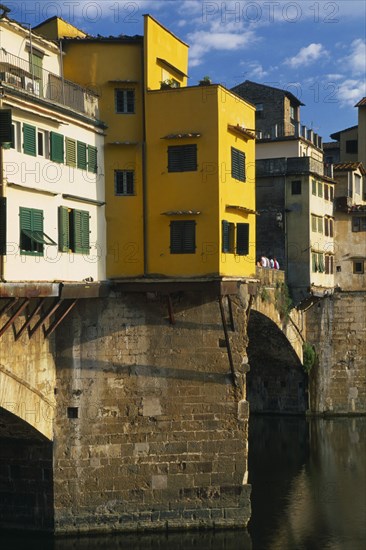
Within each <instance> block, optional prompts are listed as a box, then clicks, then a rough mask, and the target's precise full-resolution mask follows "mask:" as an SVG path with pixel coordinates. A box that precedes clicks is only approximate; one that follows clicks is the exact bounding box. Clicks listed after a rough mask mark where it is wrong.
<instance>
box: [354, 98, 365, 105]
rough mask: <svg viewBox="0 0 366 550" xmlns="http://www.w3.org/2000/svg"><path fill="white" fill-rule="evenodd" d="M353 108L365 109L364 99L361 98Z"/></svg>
mask: <svg viewBox="0 0 366 550" xmlns="http://www.w3.org/2000/svg"><path fill="white" fill-rule="evenodd" d="M355 107H366V97H363V98H362V99H361V100H360V101H359V102H358V103H356V105H355Z"/></svg>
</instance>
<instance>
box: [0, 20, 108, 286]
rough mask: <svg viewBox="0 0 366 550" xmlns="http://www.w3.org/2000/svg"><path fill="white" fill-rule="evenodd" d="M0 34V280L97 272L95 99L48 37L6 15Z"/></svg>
mask: <svg viewBox="0 0 366 550" xmlns="http://www.w3.org/2000/svg"><path fill="white" fill-rule="evenodd" d="M0 35H1V45H2V47H1V49H0V95H1V99H0V103H1V106H0V108H1V110H0V115H1V117H2V120H1V123H2V132H1V133H2V138H1V139H2V161H3V165H2V174H1V179H2V181H1V233H0V235H1V243H0V245H1V253H2V256H1V258H2V261H1V280H2V281H5V282H7V283H16V282H21V281H26V282H37V283H39V282H78V281H83V280H85V279H87V280H89V281H92V280H93V281H101V280H104V279H105V277H106V273H105V254H106V242H105V239H106V230H105V213H104V204H105V196H104V164H103V142H104V137H103V134H104V129H105V126H104V125H103V124H102V123H101V122H100V121H99V112H98V98H97V96H96V95H95V94H94V93H93V92H92V91H90V90H87V89H85V88H82V87H80V86H79V85H77V84H75V83H73V82H70V81H66V80H65V79H64V78H63V72H62V66H61V63H60V50H59V48H58V46H57V45H56V44H55V43H54V42H52V41H50V40H47V39H45V38H43V37H41V36H40V35H38V34H37V33H35V32H33V31H32V32H31V31H30V30H29V29H27V28H24V27H23V26H22V25H20V24H19V23H17V22H16V21H13V20H11V19H10V18H8V17H7V16H5V17H3V18H2V19H1V20H0ZM9 129H10V136H8V137H7V136H6V133H7V130H9ZM9 137H10V139H9Z"/></svg>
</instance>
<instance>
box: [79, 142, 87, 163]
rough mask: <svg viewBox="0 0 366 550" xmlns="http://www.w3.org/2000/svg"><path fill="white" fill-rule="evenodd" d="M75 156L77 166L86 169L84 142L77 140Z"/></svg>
mask: <svg viewBox="0 0 366 550" xmlns="http://www.w3.org/2000/svg"><path fill="white" fill-rule="evenodd" d="M77 157H78V159H77V166H78V168H80V170H86V167H87V161H86V143H83V142H82V141H78V142H77Z"/></svg>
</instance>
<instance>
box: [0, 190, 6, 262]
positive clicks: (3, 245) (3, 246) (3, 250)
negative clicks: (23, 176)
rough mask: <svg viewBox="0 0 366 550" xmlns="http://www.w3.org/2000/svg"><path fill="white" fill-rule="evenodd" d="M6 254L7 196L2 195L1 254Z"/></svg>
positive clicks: (0, 213)
mask: <svg viewBox="0 0 366 550" xmlns="http://www.w3.org/2000/svg"><path fill="white" fill-rule="evenodd" d="M5 254H6V197H0V255H1V256H3V255H5Z"/></svg>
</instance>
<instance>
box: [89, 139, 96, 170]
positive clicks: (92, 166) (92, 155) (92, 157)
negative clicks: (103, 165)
mask: <svg viewBox="0 0 366 550" xmlns="http://www.w3.org/2000/svg"><path fill="white" fill-rule="evenodd" d="M97 156H98V150H97V148H96V147H94V146H93V145H88V172H92V173H93V174H96V173H97V170H98V165H97Z"/></svg>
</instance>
